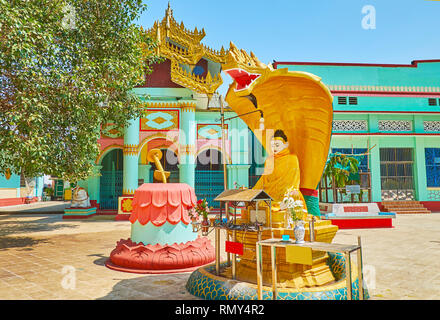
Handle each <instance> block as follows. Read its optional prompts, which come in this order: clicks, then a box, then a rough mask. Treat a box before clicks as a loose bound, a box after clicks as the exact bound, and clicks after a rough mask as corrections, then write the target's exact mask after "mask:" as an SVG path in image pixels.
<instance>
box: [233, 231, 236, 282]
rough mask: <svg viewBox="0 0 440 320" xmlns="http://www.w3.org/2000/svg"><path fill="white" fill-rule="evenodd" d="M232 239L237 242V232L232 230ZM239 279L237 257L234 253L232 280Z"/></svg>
mask: <svg viewBox="0 0 440 320" xmlns="http://www.w3.org/2000/svg"><path fill="white" fill-rule="evenodd" d="M232 239H233V241H234V242H235V241H236V231H235V230H232ZM236 278H237V255H236V254H235V253H234V254H232V279H234V280H235V279H236Z"/></svg>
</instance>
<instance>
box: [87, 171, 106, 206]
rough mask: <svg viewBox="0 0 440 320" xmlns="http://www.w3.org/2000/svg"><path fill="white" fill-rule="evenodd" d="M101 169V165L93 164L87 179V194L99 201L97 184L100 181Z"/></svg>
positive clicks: (91, 198) (98, 184)
mask: <svg viewBox="0 0 440 320" xmlns="http://www.w3.org/2000/svg"><path fill="white" fill-rule="evenodd" d="M101 169H102V166H100V165H95V166H93V169H92V170H93V171H92V175H91V176H90V177H89V179H87V192H88V194H89V197H90V200H96V201H97V203H99V200H100V199H99V191H100V190H99V189H100V188H99V186H100V181H101Z"/></svg>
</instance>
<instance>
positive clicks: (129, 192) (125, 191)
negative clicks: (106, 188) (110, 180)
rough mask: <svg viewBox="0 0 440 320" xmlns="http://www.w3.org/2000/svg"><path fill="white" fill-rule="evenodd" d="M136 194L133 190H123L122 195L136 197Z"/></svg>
mask: <svg viewBox="0 0 440 320" xmlns="http://www.w3.org/2000/svg"><path fill="white" fill-rule="evenodd" d="M134 192H135V190H133V189H122V195H134Z"/></svg>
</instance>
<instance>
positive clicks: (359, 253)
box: [357, 237, 364, 300]
mask: <svg viewBox="0 0 440 320" xmlns="http://www.w3.org/2000/svg"><path fill="white" fill-rule="evenodd" d="M358 245H359V249H358V251H357V260H358V261H357V262H358V273H359V275H358V282H359V300H364V274H363V266H362V264H363V263H362V243H361V237H358Z"/></svg>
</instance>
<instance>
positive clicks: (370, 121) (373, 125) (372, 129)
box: [368, 114, 379, 132]
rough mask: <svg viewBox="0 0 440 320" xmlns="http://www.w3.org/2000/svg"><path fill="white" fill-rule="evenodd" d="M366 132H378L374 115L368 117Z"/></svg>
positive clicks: (377, 124) (377, 123) (377, 122)
mask: <svg viewBox="0 0 440 320" xmlns="http://www.w3.org/2000/svg"><path fill="white" fill-rule="evenodd" d="M368 130H369V132H379V121H378V119H377V115H376V114H369V115H368Z"/></svg>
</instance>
